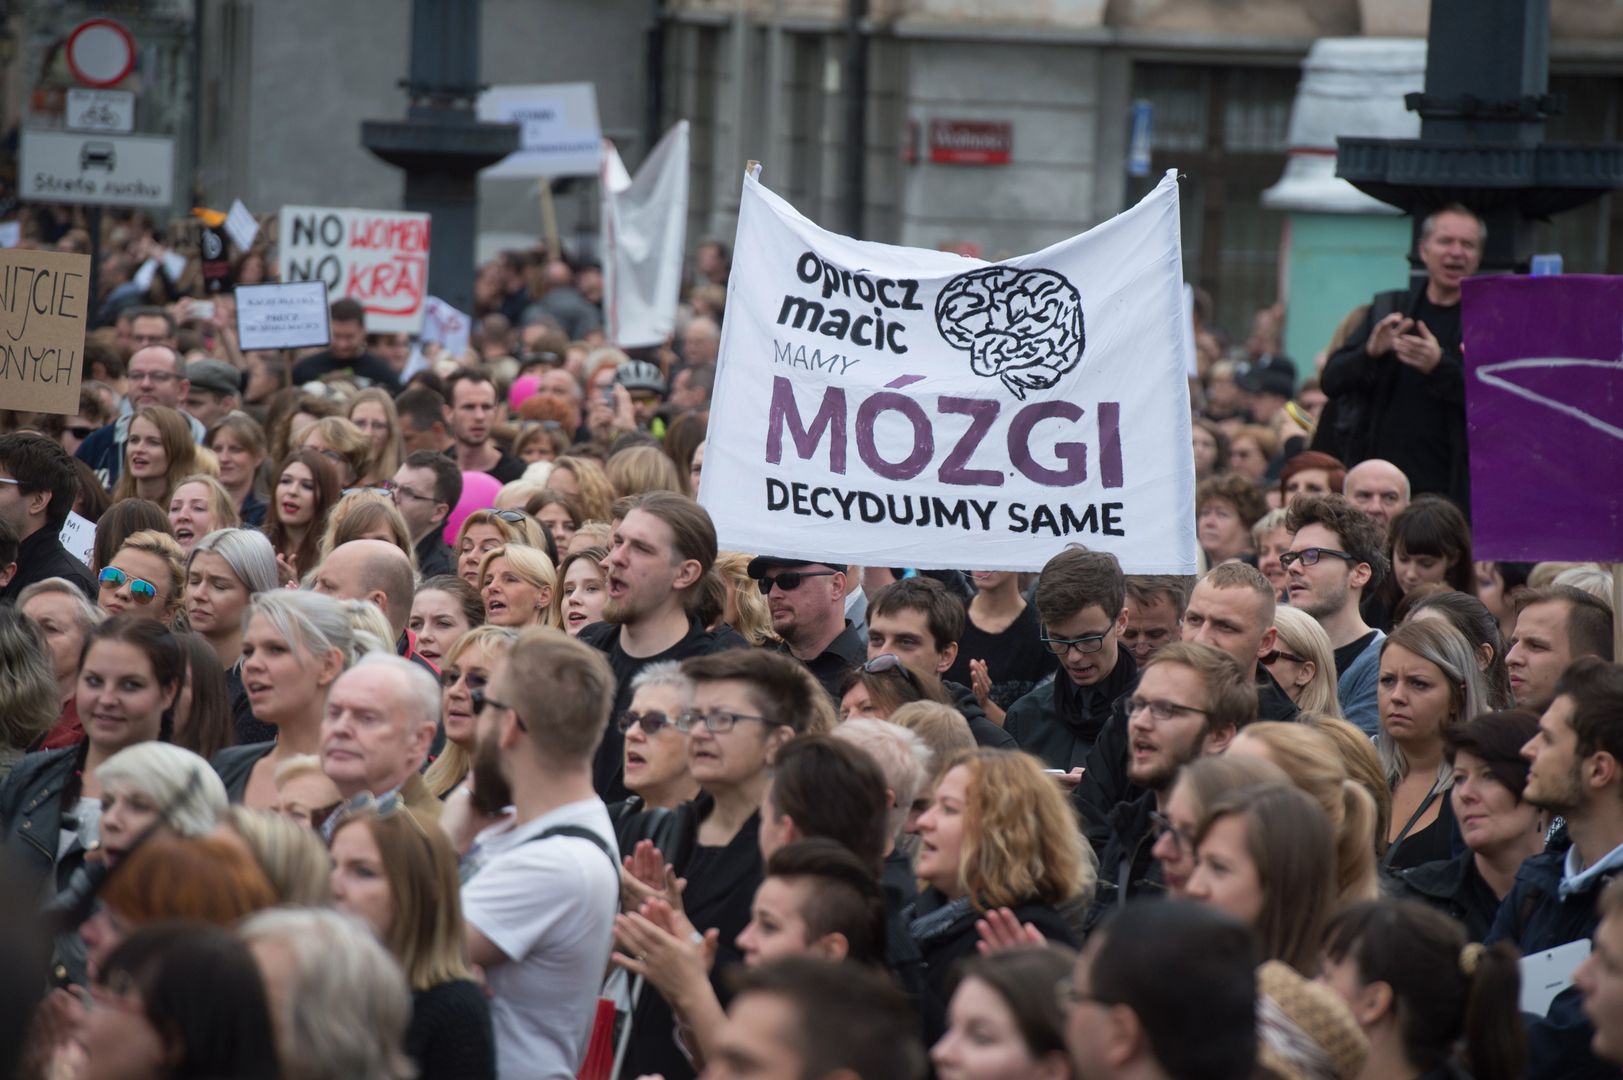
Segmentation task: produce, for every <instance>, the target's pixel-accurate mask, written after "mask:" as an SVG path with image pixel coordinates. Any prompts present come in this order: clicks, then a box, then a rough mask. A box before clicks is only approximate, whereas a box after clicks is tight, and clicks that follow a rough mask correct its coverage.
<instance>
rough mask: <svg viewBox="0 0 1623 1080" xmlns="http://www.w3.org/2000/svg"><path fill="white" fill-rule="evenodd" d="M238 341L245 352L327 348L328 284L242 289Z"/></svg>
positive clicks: (279, 285)
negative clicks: (311, 346) (316, 346)
mask: <svg viewBox="0 0 1623 1080" xmlns="http://www.w3.org/2000/svg"><path fill="white" fill-rule="evenodd" d="M237 339H238V342H239V344H240V346H241V348H242V349H243V350H244V351H247V350H250V349H302V348H305V347H306V346H310V345H325V344H327V342H328V341H329V340H331V331H330V328H329V326H328V325H327V285H326V283H325V282H321V281H294V282H287V283H284V284H273V285H238V286H237Z"/></svg>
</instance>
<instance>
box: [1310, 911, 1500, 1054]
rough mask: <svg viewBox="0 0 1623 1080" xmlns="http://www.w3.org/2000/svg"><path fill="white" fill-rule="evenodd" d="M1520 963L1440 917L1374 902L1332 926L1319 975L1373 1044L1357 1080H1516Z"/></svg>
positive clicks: (1339, 917)
mask: <svg viewBox="0 0 1623 1080" xmlns="http://www.w3.org/2000/svg"><path fill="white" fill-rule="evenodd" d="M1520 964H1521V958H1520V957H1519V956H1518V955H1517V954H1516V951H1515V950H1514V949H1512V948H1510V947H1509V946H1508V945H1506V944H1504V943H1500V944H1496V945H1493V946H1491V947H1485V946H1483V945H1480V944H1478V943H1476V942H1467V941H1466V940H1465V931H1464V930H1463V929H1462V928H1461V927H1460V925H1459V924H1458V923H1456V922H1455V921H1454V920H1453V919H1450V918H1449V917H1448V916H1447V915H1444V914H1442V913H1441V912H1439V911H1434V910H1432V909H1431V908H1428V907H1424V906H1422V905H1420V904H1416V903H1412V902H1410V901H1406V900H1376V901H1371V902H1369V903H1363V904H1354V905H1353V906H1352V907H1350V908H1347V909H1346V910H1344V911H1342V912H1341V913H1340V914H1339V915H1337V916H1336V917H1335V918H1334V919H1332V920H1331V921H1330V925H1329V928H1328V930H1327V931H1326V933H1325V948H1324V974H1323V975H1322V976H1321V977H1322V979H1323V980H1324V982H1325V983H1326V984H1327V985H1329V986H1330V987H1331V988H1332V989H1333V990H1335V991H1336V992H1337V993H1338V994H1340V995H1341V997H1342V999H1343V1000H1344V1001H1346V1002H1347V1005H1348V1007H1349V1008H1350V1009H1352V1013H1353V1016H1354V1017H1355V1018H1356V1019H1357V1020H1358V1026H1359V1027H1360V1028H1362V1029H1363V1031H1364V1036H1365V1037H1366V1038H1367V1039H1368V1040H1369V1047H1370V1051H1369V1057H1368V1059H1367V1060H1366V1061H1365V1063H1364V1069H1363V1071H1362V1072H1361V1073H1360V1074H1359V1076H1360V1080H1433V1078H1436V1080H1444V1078H1451V1077H1460V1076H1462V1075H1464V1076H1469V1077H1471V1078H1472V1080H1514V1078H1516V1077H1519V1076H1520V1075H1521V1071H1522V1062H1523V1059H1524V1058H1525V1056H1526V1053H1527V1046H1526V1036H1525V1034H1524V1032H1523V1028H1522V1019H1521V1016H1520V1015H1519V1012H1518V1006H1517V998H1518V995H1519V993H1520V990H1521V974H1520Z"/></svg>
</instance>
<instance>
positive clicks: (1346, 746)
mask: <svg viewBox="0 0 1623 1080" xmlns="http://www.w3.org/2000/svg"><path fill="white" fill-rule="evenodd" d="M1297 722H1298V723H1302V724H1306V725H1307V726H1309V727H1311V728H1313V729H1314V730H1315V731H1319V732H1322V733H1323V734H1325V735H1326V736H1328V737H1329V739H1330V742H1331V743H1333V744H1334V745H1335V748H1336V754H1337V756H1339V757H1340V758H1341V765H1342V767H1343V768H1344V769H1346V770H1347V778H1348V779H1349V780H1352V781H1354V782H1355V783H1357V784H1358V785H1359V786H1360V787H1362V788H1363V789H1364V790H1365V791H1367V792H1369V794H1370V797H1371V798H1373V799H1374V800H1375V854H1376V856H1377V857H1379V856H1381V855H1385V854H1386V836H1387V832H1388V830H1389V828H1390V826H1391V822H1392V789H1391V787H1390V786H1388V785H1387V782H1386V770H1385V769H1383V768H1382V767H1381V755H1380V754H1378V753H1376V752H1375V744H1374V743H1373V742H1371V741H1370V738H1369V736H1368V735H1366V734H1364V730H1363V729H1362V728H1360V727H1359V726H1358V725H1357V724H1354V723H1352V722H1351V721H1348V720H1341V719H1338V718H1337V717H1334V716H1321V715H1319V714H1318V713H1315V712H1311V711H1308V710H1303V712H1302V714H1301V715H1300V716H1298V717H1297Z"/></svg>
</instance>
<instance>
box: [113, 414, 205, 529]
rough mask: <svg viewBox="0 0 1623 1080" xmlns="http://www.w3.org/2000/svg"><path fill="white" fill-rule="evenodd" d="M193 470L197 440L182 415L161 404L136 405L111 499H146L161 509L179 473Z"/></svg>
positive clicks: (195, 465) (167, 504) (195, 466)
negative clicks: (143, 406)
mask: <svg viewBox="0 0 1623 1080" xmlns="http://www.w3.org/2000/svg"><path fill="white" fill-rule="evenodd" d="M196 471H197V443H196V442H194V441H193V440H192V429H191V425H190V424H189V423H187V420H186V417H184V416H182V415H181V414H180V413H178V412H176V411H175V410H174V409H170V408H166V407H165V406H162V405H148V406H146V407H145V408H142V409H137V410H136V411H135V415H134V416H132V417H131V418H130V427H129V435H128V436H127V440H126V442H125V443H124V465H123V472H122V473H121V474H120V476H119V478H118V483H117V484H116V485H115V486H114V487H113V501H114V502H117V501H118V500H119V499H146V500H147V501H148V502H151V503H155V504H157V506H158V507H159V509H162V510H168V509H169V496H170V494H171V493H172V492H173V491H174V490H175V484H176V483H177V482H179V480H180V478H181V477H183V476H190V475H191V474H192V473H194V472H196Z"/></svg>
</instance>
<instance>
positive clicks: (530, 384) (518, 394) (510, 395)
mask: <svg viewBox="0 0 1623 1080" xmlns="http://www.w3.org/2000/svg"><path fill="white" fill-rule="evenodd" d="M540 389H541V379H540V377H539V376H537V375H520V376H519V377H518V378H516V379H514V380H513V385H512V386H510V387H508V388H507V407H508V408H509V409H512V410H513V412H514V413H517V412H518V407H519V406H520V405H522V404H524V400H525V399H526V398H528V397H530V396H531V395H533V394H534V393H535V392H536V391H538V390H540Z"/></svg>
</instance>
